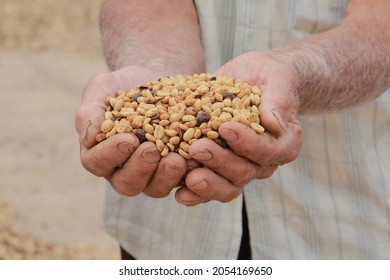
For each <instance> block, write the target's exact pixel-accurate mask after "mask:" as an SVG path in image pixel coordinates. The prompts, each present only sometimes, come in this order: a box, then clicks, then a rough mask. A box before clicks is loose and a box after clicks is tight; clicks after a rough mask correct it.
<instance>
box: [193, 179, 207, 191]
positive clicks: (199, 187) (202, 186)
mask: <svg viewBox="0 0 390 280" xmlns="http://www.w3.org/2000/svg"><path fill="white" fill-rule="evenodd" d="M208 185H209V184H208V183H207V182H206V181H205V180H202V181H200V182H198V183H196V184H194V185H192V186H191V187H190V189H197V190H204V189H205V188H207V187H208Z"/></svg>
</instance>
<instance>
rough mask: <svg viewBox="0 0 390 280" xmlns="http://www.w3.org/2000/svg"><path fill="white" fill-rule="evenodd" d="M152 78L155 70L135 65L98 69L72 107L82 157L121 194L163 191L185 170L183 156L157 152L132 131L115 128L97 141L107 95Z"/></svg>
mask: <svg viewBox="0 0 390 280" xmlns="http://www.w3.org/2000/svg"><path fill="white" fill-rule="evenodd" d="M157 78H160V76H158V75H157V74H155V73H152V72H151V71H149V70H147V69H145V68H142V67H137V66H129V67H124V68H122V69H120V70H117V71H114V72H110V73H104V74H99V75H97V76H95V77H94V78H92V79H91V80H90V81H89V83H88V84H87V86H86V87H85V89H84V92H83V95H82V99H81V104H80V106H79V107H78V109H77V113H76V118H75V127H76V130H77V132H78V133H79V136H80V158H81V163H82V164H83V166H84V167H85V169H87V170H88V171H89V172H91V173H92V174H94V175H96V176H99V177H104V178H105V179H107V180H108V181H109V182H110V183H111V185H112V186H113V187H114V189H115V190H116V191H117V192H119V193H120V194H123V195H126V196H134V195H137V194H139V193H141V192H144V193H145V194H147V195H149V196H152V197H164V196H167V195H168V194H169V193H170V192H171V190H172V189H173V188H174V187H175V186H177V184H178V183H179V182H180V180H181V179H182V177H183V175H184V174H185V172H186V162H185V160H184V159H183V158H182V157H180V156H179V155H177V154H174V153H170V154H169V155H168V156H166V157H164V158H161V156H160V153H159V152H158V150H157V148H156V146H155V145H154V144H153V143H149V142H145V143H142V144H140V142H139V140H138V138H137V137H136V136H134V135H133V134H129V133H121V134H116V135H114V136H112V137H110V138H108V139H106V140H104V141H103V142H101V143H97V142H96V140H95V139H96V135H97V134H98V133H99V132H100V125H101V123H102V122H103V121H104V112H105V111H106V105H105V99H106V97H107V96H115V94H116V93H117V92H118V91H119V90H129V89H131V88H133V87H135V86H137V85H141V84H146V83H147V82H148V81H150V80H154V79H157Z"/></svg>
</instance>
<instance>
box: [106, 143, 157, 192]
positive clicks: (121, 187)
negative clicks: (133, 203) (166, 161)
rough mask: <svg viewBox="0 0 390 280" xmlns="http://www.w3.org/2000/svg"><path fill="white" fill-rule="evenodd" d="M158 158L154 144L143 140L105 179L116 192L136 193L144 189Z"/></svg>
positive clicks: (155, 167)
mask: <svg viewBox="0 0 390 280" xmlns="http://www.w3.org/2000/svg"><path fill="white" fill-rule="evenodd" d="M160 158H161V156H160V152H159V151H158V150H157V147H156V145H155V144H153V143H151V142H145V143H143V144H141V145H140V146H139V147H138V148H137V149H136V150H135V151H134V153H133V154H132V155H131V157H130V158H129V159H128V160H127V161H126V162H125V163H124V164H123V166H122V167H121V168H118V169H117V170H116V171H115V172H114V173H113V174H112V175H111V176H110V177H109V178H107V179H108V181H110V183H111V185H112V186H113V187H114V189H115V190H116V191H117V192H118V193H120V194H122V195H125V196H133V195H137V194H139V193H141V192H143V191H144V190H145V188H146V186H147V185H148V183H149V181H150V179H151V178H152V176H153V173H154V172H155V170H156V169H157V167H158V164H159V161H160Z"/></svg>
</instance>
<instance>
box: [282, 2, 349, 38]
mask: <svg viewBox="0 0 390 280" xmlns="http://www.w3.org/2000/svg"><path fill="white" fill-rule="evenodd" d="M348 2H349V1H347V0H314V1H313V0H294V1H288V0H286V4H287V5H288V9H289V10H290V13H289V15H290V19H289V25H290V28H291V29H292V30H294V31H297V32H301V33H304V34H315V33H320V32H323V31H326V30H329V29H331V28H333V27H335V26H336V25H338V24H339V23H340V21H341V20H342V19H343V18H344V16H345V10H346V7H347V5H348Z"/></svg>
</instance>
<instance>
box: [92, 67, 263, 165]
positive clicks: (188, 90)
mask: <svg viewBox="0 0 390 280" xmlns="http://www.w3.org/2000/svg"><path fill="white" fill-rule="evenodd" d="M260 100H261V91H260V90H259V88H258V87H257V86H252V85H250V84H248V83H247V82H245V81H244V80H242V79H234V78H231V77H215V76H213V75H212V74H209V73H202V74H195V75H192V76H183V75H178V76H176V77H163V78H161V79H159V80H158V81H150V82H148V83H147V84H146V85H145V86H144V85H142V86H137V87H135V88H133V89H131V90H130V91H128V92H125V91H119V92H118V93H117V96H116V97H111V96H108V97H107V98H106V105H107V109H106V112H105V121H104V122H103V123H102V124H101V133H99V134H98V135H97V136H96V141H97V142H101V141H103V140H105V139H107V138H109V137H111V136H113V135H115V134H117V133H134V134H135V135H136V136H137V137H138V138H139V140H140V142H144V141H151V142H154V143H155V144H156V146H157V149H158V150H159V151H160V153H161V156H166V155H167V154H168V153H169V152H177V153H179V154H180V155H181V156H182V157H183V158H185V159H190V158H191V157H190V155H189V154H188V150H189V147H190V145H191V144H192V143H194V142H195V141H196V140H198V139H200V138H202V137H208V138H209V139H212V140H214V141H215V142H217V143H218V144H220V145H221V146H223V147H227V145H226V143H225V141H224V140H223V139H222V138H221V137H220V136H219V133H218V128H219V127H220V125H221V124H222V123H224V122H227V121H236V122H240V123H242V124H244V125H246V126H248V127H250V128H251V129H253V130H254V131H255V132H256V133H263V132H264V128H263V127H262V126H261V124H260V112H259V109H258V107H259V104H260Z"/></svg>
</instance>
